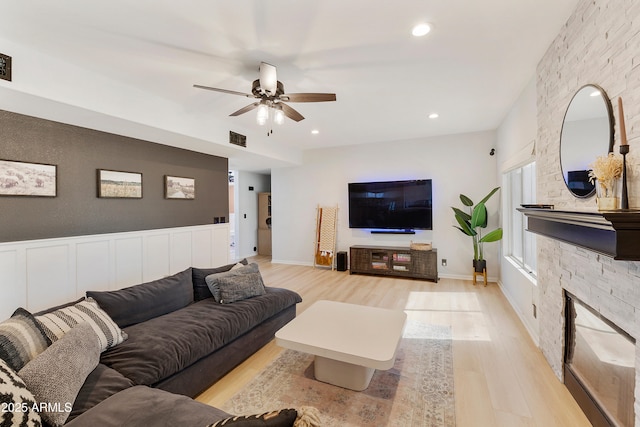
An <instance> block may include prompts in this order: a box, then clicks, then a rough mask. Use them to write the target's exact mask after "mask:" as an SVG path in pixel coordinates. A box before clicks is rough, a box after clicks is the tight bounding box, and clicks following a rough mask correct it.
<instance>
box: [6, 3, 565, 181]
mask: <svg viewBox="0 0 640 427" xmlns="http://www.w3.org/2000/svg"><path fill="white" fill-rule="evenodd" d="M576 3H577V0H484V1H473V0H447V1H443V0H437V1H436V0H401V1H395V2H389V1H387V2H382V1H376V2H374V1H371V0H369V1H364V0H323V1H304V0H235V1H231V0H225V1H222V0H190V1H182V2H177V1H166V0H144V1H143V0H136V1H131V0H109V1H97V0H61V1H55V2H53V1H50V0H20V1H12V2H3V5H2V12H1V13H2V25H0V53H4V54H8V55H11V56H13V58H14V70H13V74H14V76H13V82H3V81H0V89H2V90H4V91H5V92H0V96H1V95H2V94H3V93H4V94H5V95H6V94H7V93H10V94H11V95H12V97H9V96H5V101H2V100H1V99H0V108H3V109H9V110H13V111H18V112H25V113H32V114H34V115H40V116H46V118H53V119H56V120H60V121H66V122H69V123H73V124H79V125H86V126H89V127H94V128H97V129H101V130H108V131H111V132H114V133H122V134H129V135H130V136H135V137H142V138H145V137H147V136H148V135H151V134H152V133H153V132H154V129H155V132H158V130H160V129H161V130H162V131H164V132H168V133H171V135H172V136H171V137H164V138H160V140H161V141H160V142H163V143H168V144H172V145H182V146H184V147H186V148H191V149H194V148H195V149H198V150H199V151H204V152H209V153H211V154H218V153H220V154H221V155H226V156H229V157H231V158H232V161H233V159H234V158H236V157H237V159H235V160H236V167H238V168H243V162H242V160H241V159H242V155H240V154H241V153H240V152H239V151H238V150H235V149H233V150H231V151H229V147H228V141H227V138H228V136H227V133H228V131H229V130H234V131H236V132H240V133H243V134H245V135H247V137H248V144H249V149H248V151H249V152H251V153H252V154H255V156H254V157H255V158H262V159H264V160H265V161H264V162H253V163H252V162H247V163H246V164H245V166H246V167H247V168H254V169H255V168H269V167H272V166H278V165H280V164H281V163H279V162H278V158H282V159H284V160H285V161H284V163H283V164H286V163H287V162H293V163H295V161H296V160H295V159H296V158H299V155H300V150H306V149H310V148H318V147H328V146H340V145H347V144H360V143H369V142H380V141H398V140H405V139H415V138H424V137H430V136H436V135H443V134H454V133H464V132H473V131H481V130H488V129H495V128H496V127H498V126H499V124H500V123H501V121H502V120H503V119H504V117H505V115H506V114H507V113H508V111H509V109H510V107H511V106H512V105H513V103H514V102H515V101H516V99H517V98H518V96H519V94H520V93H521V91H522V90H523V89H524V87H525V86H526V84H527V83H528V82H529V81H530V79H531V78H533V76H534V73H535V68H536V65H537V63H538V61H539V60H540V59H541V57H542V55H543V54H544V53H545V51H546V50H547V48H548V46H549V45H550V43H551V41H552V40H553V39H554V38H555V36H556V35H557V34H558V32H559V30H560V28H561V26H562V25H564V23H565V22H566V20H567V19H568V17H569V15H570V14H571V12H572V11H573V9H574V8H575V6H576ZM421 21H425V22H429V23H431V24H432V25H433V30H432V32H431V33H430V34H429V35H427V36H426V37H422V38H416V37H413V36H411V27H412V26H413V25H414V24H416V23H418V22H421ZM3 45H5V47H3ZM5 50H7V51H5ZM9 50H10V51H9ZM34 58H38V60H37V61H36V59H34ZM46 58H50V61H49V60H47V59H46ZM260 61H265V62H269V63H271V64H274V65H275V66H277V70H278V79H279V80H280V81H282V82H283V83H284V86H285V91H286V92H292V93H293V92H334V93H336V94H337V101H336V102H333V103H317V104H308V103H304V104H303V103H297V104H291V106H292V107H294V108H296V109H297V110H298V111H299V112H300V113H301V114H302V115H304V116H305V117H306V119H305V120H303V121H301V122H299V123H295V122H293V121H291V120H287V121H286V122H285V124H284V125H282V126H279V127H274V133H273V135H271V136H269V137H267V136H266V129H265V128H261V127H258V126H257V125H256V124H255V111H253V112H249V113H247V114H245V115H243V116H240V117H228V115H229V114H230V113H231V112H233V111H235V110H237V109H239V108H241V107H243V106H244V105H247V104H249V103H250V102H251V100H250V99H248V98H243V97H240V96H233V95H228V94H222V93H216V92H210V91H204V90H200V89H196V88H193V86H192V85H193V84H201V85H207V86H215V87H221V88H226V89H230V90H236V91H241V92H247V93H249V92H250V89H251V82H252V81H253V80H254V79H256V78H257V77H258V65H259V63H260ZM67 67H68V68H67ZM60 70H62V72H63V73H64V74H66V75H65V76H59V75H58V76H56V73H57V72H59V71H60ZM69 70H73V73H71V72H70V71H69ZM69 74H73V75H69ZM45 83H46V84H45ZM54 86H55V87H56V89H52V87H54ZM18 94H25V95H27V94H28V95H29V96H33V95H36V96H37V97H38V98H46V99H48V100H51V101H52V102H54V103H53V104H51V106H49V107H48V111H49V113H44V112H43V110H46V109H45V108H40V109H38V108H37V107H35V106H32V107H28V106H25V105H27V104H31V103H32V102H31V101H30V102H29V103H27V102H23V103H22V104H20V102H19V101H18V100H17V99H18V98H19V97H18V96H17V95H18ZM8 99H14V100H13V101H8ZM123 100H124V101H123ZM129 100H130V102H129ZM12 102H13V103H15V105H14V104H12ZM42 102H45V101H44V100H42ZM19 104H20V105H21V107H18V105H19ZM129 104H132V105H129ZM56 105H57V107H56ZM136 105H137V106H139V108H138V109H137V110H136V109H135V107H136ZM63 106H64V107H63ZM69 106H71V107H73V108H66V107H69ZM30 108H31V110H30ZM79 108H80V109H82V111H84V114H85V115H88V116H91V118H90V119H86V120H85V121H83V120H82V119H81V116H83V114H78V109H79ZM67 110H68V113H67V112H66V111H67ZM142 110H144V112H143V111H142ZM92 112H97V113H99V114H96V115H92ZM119 112H120V113H121V116H122V117H120V118H119V121H120V122H122V120H123V118H124V119H126V122H127V123H128V125H126V124H125V123H116V122H118V120H115V119H114V117H115V118H118V116H119ZM432 112H437V113H439V115H440V117H439V118H438V119H435V120H431V119H428V118H427V116H428V114H430V113H432ZM101 117H102V119H101ZM106 117H110V119H109V120H106V119H105V118H106ZM312 129H318V130H319V131H320V133H319V134H318V135H311V130H312ZM153 136H154V137H156V138H158V136H157V135H153ZM157 140H158V139H156V141H157ZM194 141H197V143H194ZM234 150H235V151H234ZM276 151H278V152H279V153H281V154H282V153H287V152H289V153H294V156H293V157H288V154H282V155H281V154H276V155H272V153H273V152H276ZM296 153H297V154H296ZM296 155H297V156H298V157H296ZM255 158H254V160H255Z"/></svg>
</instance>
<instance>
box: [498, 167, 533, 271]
mask: <svg viewBox="0 0 640 427" xmlns="http://www.w3.org/2000/svg"><path fill="white" fill-rule="evenodd" d="M504 184H505V187H506V188H507V190H508V191H507V192H506V194H507V195H508V201H507V207H508V214H507V215H506V219H507V221H508V222H509V223H508V225H507V227H506V229H507V230H508V233H507V239H506V242H507V256H510V257H511V258H512V259H513V260H514V261H515V262H516V264H518V265H519V266H520V267H522V268H523V269H524V270H525V271H527V272H528V273H529V274H531V275H532V276H535V275H536V271H537V265H536V239H535V236H534V235H533V234H532V233H529V232H528V231H526V230H525V228H526V227H525V225H526V221H525V219H524V214H523V213H521V212H518V211H517V210H516V209H517V208H519V207H520V205H521V204H533V203H535V202H536V164H535V162H532V163H528V164H526V165H524V166H521V167H518V168H515V169H512V170H510V171H509V172H507V173H505V175H504ZM505 231H506V230H505Z"/></svg>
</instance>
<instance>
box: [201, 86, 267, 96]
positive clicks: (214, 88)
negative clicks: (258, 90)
mask: <svg viewBox="0 0 640 427" xmlns="http://www.w3.org/2000/svg"><path fill="white" fill-rule="evenodd" d="M193 87H197V88H198V89H206V90H212V91H214V92H222V93H228V94H231V95H240V96H246V97H247V98H255V95H253V94H251V93H244V92H237V91H235V90H229V89H220V88H217V87H210V86H202V85H193Z"/></svg>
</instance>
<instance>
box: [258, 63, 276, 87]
mask: <svg viewBox="0 0 640 427" xmlns="http://www.w3.org/2000/svg"><path fill="white" fill-rule="evenodd" d="M260 87H261V88H262V90H264V91H265V92H269V94H271V95H275V94H276V90H277V89H278V75H277V73H276V67H274V66H273V65H271V64H267V63H266V62H261V63H260Z"/></svg>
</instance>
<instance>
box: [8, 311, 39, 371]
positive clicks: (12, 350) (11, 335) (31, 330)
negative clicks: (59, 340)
mask: <svg viewBox="0 0 640 427" xmlns="http://www.w3.org/2000/svg"><path fill="white" fill-rule="evenodd" d="M49 345H51V341H50V340H49V338H47V336H46V335H45V332H44V331H43V330H42V328H41V327H40V324H39V323H38V322H37V321H36V319H35V317H33V315H32V314H31V313H29V312H28V311H27V310H25V309H24V308H19V309H17V310H16V311H15V312H14V313H13V315H12V316H11V318H9V319H7V320H5V321H4V322H2V323H0V359H2V360H4V361H5V362H7V364H8V365H9V367H10V368H11V369H13V370H14V371H16V372H17V371H19V370H20V369H22V367H23V366H24V365H26V364H27V363H28V362H29V361H30V360H32V359H33V358H34V357H36V356H37V355H38V354H40V353H42V352H43V351H45V350H46V349H47V347H49Z"/></svg>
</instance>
